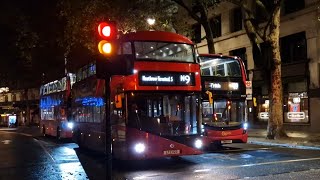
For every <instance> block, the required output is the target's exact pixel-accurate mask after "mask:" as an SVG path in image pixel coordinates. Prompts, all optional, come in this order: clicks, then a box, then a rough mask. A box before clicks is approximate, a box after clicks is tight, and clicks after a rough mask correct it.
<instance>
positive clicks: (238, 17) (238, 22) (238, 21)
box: [230, 8, 242, 32]
mask: <svg viewBox="0 0 320 180" xmlns="http://www.w3.org/2000/svg"><path fill="white" fill-rule="evenodd" d="M240 30H242V13H241V8H236V9H233V10H232V11H231V16H230V32H237V31H240Z"/></svg>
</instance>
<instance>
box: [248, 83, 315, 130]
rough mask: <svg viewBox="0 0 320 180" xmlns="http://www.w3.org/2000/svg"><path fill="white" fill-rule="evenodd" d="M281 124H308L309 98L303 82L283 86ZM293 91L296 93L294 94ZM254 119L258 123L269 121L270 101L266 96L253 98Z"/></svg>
mask: <svg viewBox="0 0 320 180" xmlns="http://www.w3.org/2000/svg"><path fill="white" fill-rule="evenodd" d="M283 87H284V93H283V122H284V123H288V124H309V123H310V120H309V97H308V92H307V91H306V90H307V88H306V85H305V83H304V82H297V83H288V84H284V86H283ZM294 90H295V91H296V92H294ZM254 101H256V108H255V109H256V117H257V120H258V121H259V122H267V121H268V119H269V113H268V112H269V108H270V103H271V102H270V100H269V97H268V96H267V95H263V96H259V95H258V96H256V97H254Z"/></svg>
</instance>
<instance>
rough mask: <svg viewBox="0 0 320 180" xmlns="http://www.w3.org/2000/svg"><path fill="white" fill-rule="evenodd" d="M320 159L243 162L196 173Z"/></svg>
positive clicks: (198, 170)
mask: <svg viewBox="0 0 320 180" xmlns="http://www.w3.org/2000/svg"><path fill="white" fill-rule="evenodd" d="M316 160H320V157H316V158H306V159H292V160H285V161H272V162H263V163H255V164H243V165H235V166H217V167H215V168H214V169H197V170H194V171H193V172H194V173H198V172H208V171H214V170H217V169H218V168H219V169H225V168H229V169H233V168H239V167H251V166H262V165H270V164H280V163H293V162H301V161H316Z"/></svg>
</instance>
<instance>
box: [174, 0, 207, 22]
mask: <svg viewBox="0 0 320 180" xmlns="http://www.w3.org/2000/svg"><path fill="white" fill-rule="evenodd" d="M173 1H174V2H175V3H177V4H178V5H180V6H181V7H183V8H184V9H185V10H186V11H187V12H188V13H189V15H190V16H191V17H192V18H193V19H194V20H196V21H197V22H201V18H200V17H199V16H197V15H196V14H195V13H193V12H192V10H191V9H190V8H189V7H188V6H187V5H186V4H185V3H184V2H183V1H182V0H173Z"/></svg>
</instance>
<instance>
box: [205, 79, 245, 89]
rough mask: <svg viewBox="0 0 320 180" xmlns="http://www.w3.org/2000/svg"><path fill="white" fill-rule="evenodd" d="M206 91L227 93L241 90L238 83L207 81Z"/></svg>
mask: <svg viewBox="0 0 320 180" xmlns="http://www.w3.org/2000/svg"><path fill="white" fill-rule="evenodd" d="M204 85H205V88H206V90H225V91H234V90H239V83H238V82H212V81H205V84H204Z"/></svg>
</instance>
